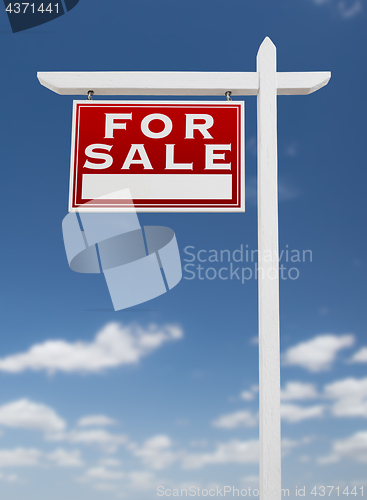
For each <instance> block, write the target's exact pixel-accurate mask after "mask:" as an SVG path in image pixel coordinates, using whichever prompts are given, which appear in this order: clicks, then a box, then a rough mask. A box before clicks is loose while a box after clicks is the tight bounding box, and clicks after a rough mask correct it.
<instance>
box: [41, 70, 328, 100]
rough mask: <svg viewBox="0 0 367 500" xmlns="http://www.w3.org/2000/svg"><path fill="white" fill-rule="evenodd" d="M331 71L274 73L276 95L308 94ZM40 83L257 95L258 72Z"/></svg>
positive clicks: (87, 75) (98, 75) (61, 76)
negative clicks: (275, 74)
mask: <svg viewBox="0 0 367 500" xmlns="http://www.w3.org/2000/svg"><path fill="white" fill-rule="evenodd" d="M330 76H331V73H330V72H328V71H325V72H308V73H277V87H278V95H307V94H311V93H312V92H315V91H316V90H318V89H320V88H321V87H324V86H325V85H326V84H327V83H328V81H329V80H330ZM37 77H38V79H39V81H40V83H41V84H42V85H44V86H45V87H47V88H48V89H50V90H52V91H53V92H56V93H57V94H61V95H85V96H86V95H87V93H88V91H89V90H93V91H94V93H95V94H97V95H129V96H130V95H144V96H148V95H159V96H168V95H175V96H180V95H181V96H184V95H186V96H187V95H191V96H192V95H202V96H203V95H207V96H213V95H216V96H224V94H225V92H227V91H228V90H229V91H231V92H232V95H238V96H245V95H257V93H258V91H259V74H258V73H256V72H252V73H244V72H236V73H234V72H233V73H220V72H215V73H213V72H207V73H202V72H168V71H167V72H166V71H161V72H155V71H151V72H149V71H113V72H108V71H107V72H49V73H45V72H39V73H37Z"/></svg>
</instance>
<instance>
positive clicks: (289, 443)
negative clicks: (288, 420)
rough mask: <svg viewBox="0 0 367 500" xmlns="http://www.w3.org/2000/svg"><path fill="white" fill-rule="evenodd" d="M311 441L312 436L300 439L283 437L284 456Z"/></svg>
mask: <svg viewBox="0 0 367 500" xmlns="http://www.w3.org/2000/svg"><path fill="white" fill-rule="evenodd" d="M311 441H313V438H312V437H304V438H302V439H299V440H296V439H289V438H283V439H282V456H285V455H287V454H288V453H289V452H290V451H291V450H293V449H294V448H299V447H300V446H303V445H305V444H309V443H311Z"/></svg>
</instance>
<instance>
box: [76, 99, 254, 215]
mask: <svg viewBox="0 0 367 500" xmlns="http://www.w3.org/2000/svg"><path fill="white" fill-rule="evenodd" d="M126 189H129V191H130V195H131V199H132V200H133V204H134V207H135V209H136V211H138V212H139V211H140V212H149V211H152V212H160V211H167V212H180V211H182V212H190V211H191V212H227V211H230V212H236V211H241V212H243V211H244V209H245V208H244V102H240V101H223V102H218V101H215V102H212V101H201V102H198V101H195V102H190V101H180V102H177V101H165V102H161V101H149V102H147V101H133V102H132V101H99V102H98V101H74V112H73V134H72V152H71V177H70V204H69V210H70V211H75V210H78V211H101V212H102V211H112V212H117V211H124V210H126V209H128V208H129V207H130V208H131V199H130V200H129V199H127V196H126V192H127V191H126Z"/></svg>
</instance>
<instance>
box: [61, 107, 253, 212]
mask: <svg viewBox="0 0 367 500" xmlns="http://www.w3.org/2000/svg"><path fill="white" fill-rule="evenodd" d="M78 104H83V105H87V106H88V105H96V104H97V105H109V104H111V105H114V104H125V105H129V104H130V105H133V104H145V105H149V104H151V105H154V106H158V105H164V104H169V105H174V104H184V105H188V106H189V105H190V104H197V105H218V104H221V105H223V106H226V105H231V104H232V105H233V104H236V105H238V104H239V105H240V117H239V124H240V127H241V133H240V141H239V145H240V154H239V158H238V160H239V163H240V165H239V169H240V172H239V174H240V176H241V183H240V185H241V194H240V196H239V201H240V206H239V207H213V208H212V207H203V208H200V207H195V208H190V207H187V206H185V207H179V206H177V207H167V208H166V207H149V208H140V207H131V208H128V207H120V208H117V207H111V208H108V207H103V208H96V207H88V206H87V205H88V204H86V206H80V207H73V193H74V160H75V155H74V150H75V139H76V109H77V105H78ZM69 212H98V213H120V212H145V213H148V212H150V213H159V212H163V213H177V212H181V213H187V212H191V213H204V212H206V213H210V212H212V213H221V212H222V213H236V212H237V213H238V212H240V213H244V212H245V101H243V100H235V101H234V100H233V101H220V100H216V101H201V100H200V101H198V100H195V101H191V100H190V101H186V100H184V101H176V100H175V101H173V100H172V101H171V100H167V99H166V100H163V101H162V100H149V101H146V100H139V99H135V100H133V101H131V100H102V99H101V100H98V101H97V100H95V101H92V100H91V101H88V100H86V99H84V100H74V101H73V115H72V132H71V155H70V179H69Z"/></svg>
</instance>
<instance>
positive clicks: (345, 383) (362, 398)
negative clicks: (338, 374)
mask: <svg viewBox="0 0 367 500" xmlns="http://www.w3.org/2000/svg"><path fill="white" fill-rule="evenodd" d="M324 394H325V396H326V397H327V398H330V399H335V400H336V401H335V403H334V404H333V406H332V407H331V412H332V414H333V415H335V416H336V417H367V377H366V378H362V379H356V378H353V377H349V378H346V379H343V380H337V381H336V382H333V383H331V384H328V385H326V386H325V387H324Z"/></svg>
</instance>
